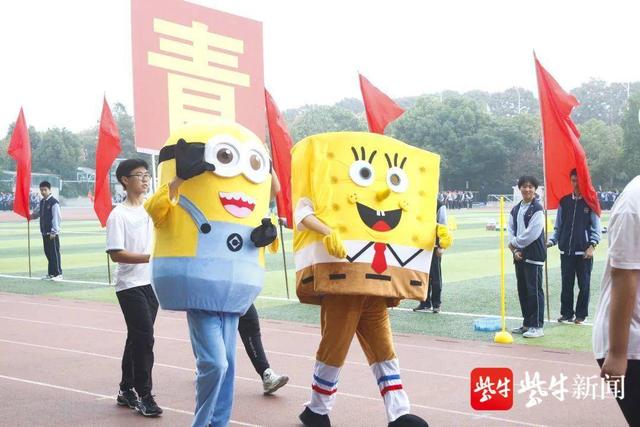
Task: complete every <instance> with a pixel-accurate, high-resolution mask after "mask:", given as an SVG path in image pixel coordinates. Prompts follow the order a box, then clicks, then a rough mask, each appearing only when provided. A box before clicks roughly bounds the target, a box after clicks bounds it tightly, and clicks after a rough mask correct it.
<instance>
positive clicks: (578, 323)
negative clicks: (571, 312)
mask: <svg viewBox="0 0 640 427" xmlns="http://www.w3.org/2000/svg"><path fill="white" fill-rule="evenodd" d="M573 323H575V324H576V325H582V324H583V323H584V317H576V320H574V321H573Z"/></svg>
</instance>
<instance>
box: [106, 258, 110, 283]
mask: <svg viewBox="0 0 640 427" xmlns="http://www.w3.org/2000/svg"><path fill="white" fill-rule="evenodd" d="M107 277H108V278H109V284H111V260H110V259H109V254H108V253H107Z"/></svg>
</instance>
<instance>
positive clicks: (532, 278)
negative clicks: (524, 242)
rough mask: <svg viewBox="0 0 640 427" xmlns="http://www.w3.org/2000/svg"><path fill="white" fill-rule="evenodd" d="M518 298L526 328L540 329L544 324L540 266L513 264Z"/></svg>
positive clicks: (525, 263)
mask: <svg viewBox="0 0 640 427" xmlns="http://www.w3.org/2000/svg"><path fill="white" fill-rule="evenodd" d="M514 265H515V267H516V280H517V282H518V298H519V299H520V309H521V310H522V317H523V318H524V321H523V322H522V325H523V326H525V327H527V328H542V326H543V324H544V291H543V290H542V266H541V265H536V264H530V263H528V262H525V261H520V262H515V263H514Z"/></svg>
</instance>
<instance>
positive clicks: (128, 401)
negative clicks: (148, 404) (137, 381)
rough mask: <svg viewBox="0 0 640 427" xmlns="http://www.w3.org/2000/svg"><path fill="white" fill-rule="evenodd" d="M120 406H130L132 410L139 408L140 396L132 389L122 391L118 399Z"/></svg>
mask: <svg viewBox="0 0 640 427" xmlns="http://www.w3.org/2000/svg"><path fill="white" fill-rule="evenodd" d="M116 403H117V404H118V406H128V407H129V408H131V409H136V408H137V407H138V395H137V394H136V392H135V391H133V390H132V389H129V390H120V391H119V392H118V397H117V398H116Z"/></svg>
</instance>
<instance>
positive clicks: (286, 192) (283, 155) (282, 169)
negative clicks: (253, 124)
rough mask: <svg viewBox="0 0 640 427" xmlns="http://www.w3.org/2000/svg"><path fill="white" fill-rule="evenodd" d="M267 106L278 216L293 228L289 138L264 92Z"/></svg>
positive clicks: (271, 101) (274, 104) (280, 117)
mask: <svg viewBox="0 0 640 427" xmlns="http://www.w3.org/2000/svg"><path fill="white" fill-rule="evenodd" d="M264 98H265V103H266V106H267V125H268V127H269V138H270V139H271V152H272V156H273V168H274V169H275V171H276V174H277V175H278V179H279V181H280V192H279V193H278V194H277V195H276V205H277V207H278V216H279V217H280V218H284V219H286V224H285V225H286V227H287V228H292V227H293V209H292V207H291V146H292V145H293V144H292V143H291V136H290V135H289V130H288V129H287V125H286V124H285V122H284V118H283V117H282V115H281V114H280V111H279V110H278V106H277V105H276V103H275V101H274V100H273V98H272V97H271V94H270V93H269V91H268V90H266V89H265V90H264Z"/></svg>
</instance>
